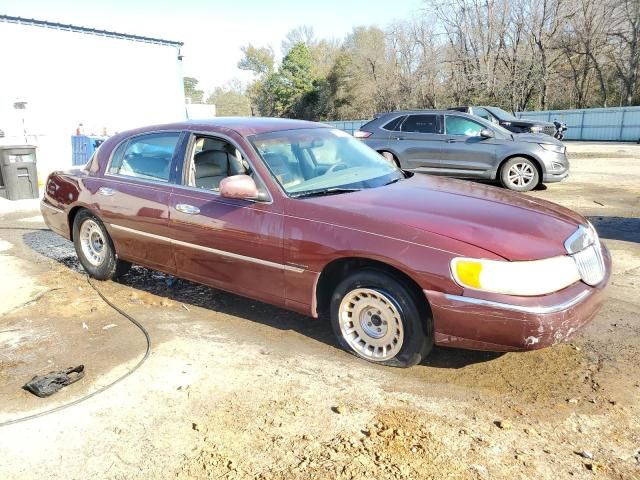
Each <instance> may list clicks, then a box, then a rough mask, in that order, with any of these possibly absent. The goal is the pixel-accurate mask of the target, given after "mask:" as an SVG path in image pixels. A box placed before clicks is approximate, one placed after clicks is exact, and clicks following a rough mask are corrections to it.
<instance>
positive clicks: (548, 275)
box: [451, 255, 580, 296]
mask: <svg viewBox="0 0 640 480" xmlns="http://www.w3.org/2000/svg"><path fill="white" fill-rule="evenodd" d="M451 273H452V275H453V279H454V280H455V281H456V283H457V284H458V285H460V286H461V287H464V288H471V289H474V290H482V291H484V292H491V293H503V294H505V295H520V296H534V295H545V294H547V293H552V292H557V291H558V290H562V289H563V288H565V287H568V286H569V285H571V284H572V283H575V282H577V281H578V280H580V273H579V272H578V268H577V266H576V263H575V262H574V260H573V259H572V258H571V257H569V256H566V255H562V256H559V257H552V258H545V259H544V260H533V261H525V262H508V261H500V260H483V259H475V258H461V257H457V258H454V259H453V260H451Z"/></svg>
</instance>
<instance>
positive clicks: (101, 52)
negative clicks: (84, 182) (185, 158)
mask: <svg viewBox="0 0 640 480" xmlns="http://www.w3.org/2000/svg"><path fill="white" fill-rule="evenodd" d="M0 45H2V55H1V56H0V58H1V60H2V65H1V66H0V130H2V131H3V132H4V138H0V142H1V143H2V144H5V145H7V144H25V143H28V144H32V145H36V146H37V147H38V150H37V157H38V170H39V174H40V179H41V180H42V179H43V178H44V175H45V174H47V173H48V172H50V171H51V170H54V169H56V168H65V167H69V166H70V165H71V136H72V135H74V134H75V133H76V129H77V128H78V126H79V125H80V124H82V125H83V130H84V133H85V134H87V135H91V134H95V135H103V134H104V133H107V135H112V134H114V133H116V132H119V131H122V130H126V129H129V128H135V127H138V126H144V125H149V124H154V123H164V122H170V121H180V120H184V119H185V118H186V110H185V100H184V89H183V79H182V61H181V58H182V57H181V56H180V47H181V46H182V43H180V42H175V41H170V40H162V39H158V38H148V37H141V36H137V35H129V34H123V33H116V32H109V31H103V30H95V29H92V28H86V27H79V26H74V25H63V24H58V23H52V22H47V21H41V20H30V19H24V18H20V17H10V16H7V15H0Z"/></svg>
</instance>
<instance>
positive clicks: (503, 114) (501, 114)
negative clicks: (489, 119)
mask: <svg viewBox="0 0 640 480" xmlns="http://www.w3.org/2000/svg"><path fill="white" fill-rule="evenodd" d="M487 110H489V111H490V112H491V113H493V114H494V115H495V116H496V117H498V118H499V119H500V120H518V119H517V118H516V117H514V116H513V115H512V114H511V113H509V112H507V111H506V110H503V109H501V108H498V107H490V108H487Z"/></svg>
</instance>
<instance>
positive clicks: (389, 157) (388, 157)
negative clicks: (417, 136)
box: [380, 151, 400, 168]
mask: <svg viewBox="0 0 640 480" xmlns="http://www.w3.org/2000/svg"><path fill="white" fill-rule="evenodd" d="M380 155H382V156H383V157H384V159H385V160H386V161H387V162H389V163H390V164H391V165H394V166H396V167H398V168H400V162H399V161H398V159H397V158H396V156H395V155H394V154H393V153H391V152H386V151H382V152H380Z"/></svg>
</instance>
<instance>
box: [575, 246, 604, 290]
mask: <svg viewBox="0 0 640 480" xmlns="http://www.w3.org/2000/svg"><path fill="white" fill-rule="evenodd" d="M572 257H573V260H574V261H575V262H576V266H577V267H578V272H579V273H580V277H581V278H582V281H583V282H584V283H586V284H588V285H591V286H593V285H597V284H598V283H600V282H601V281H602V279H603V278H604V258H603V257H602V248H601V247H600V242H599V241H598V240H596V242H595V243H593V244H591V245H589V246H588V247H587V248H585V249H584V250H581V251H579V252H578V253H574V254H573V255H572Z"/></svg>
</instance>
